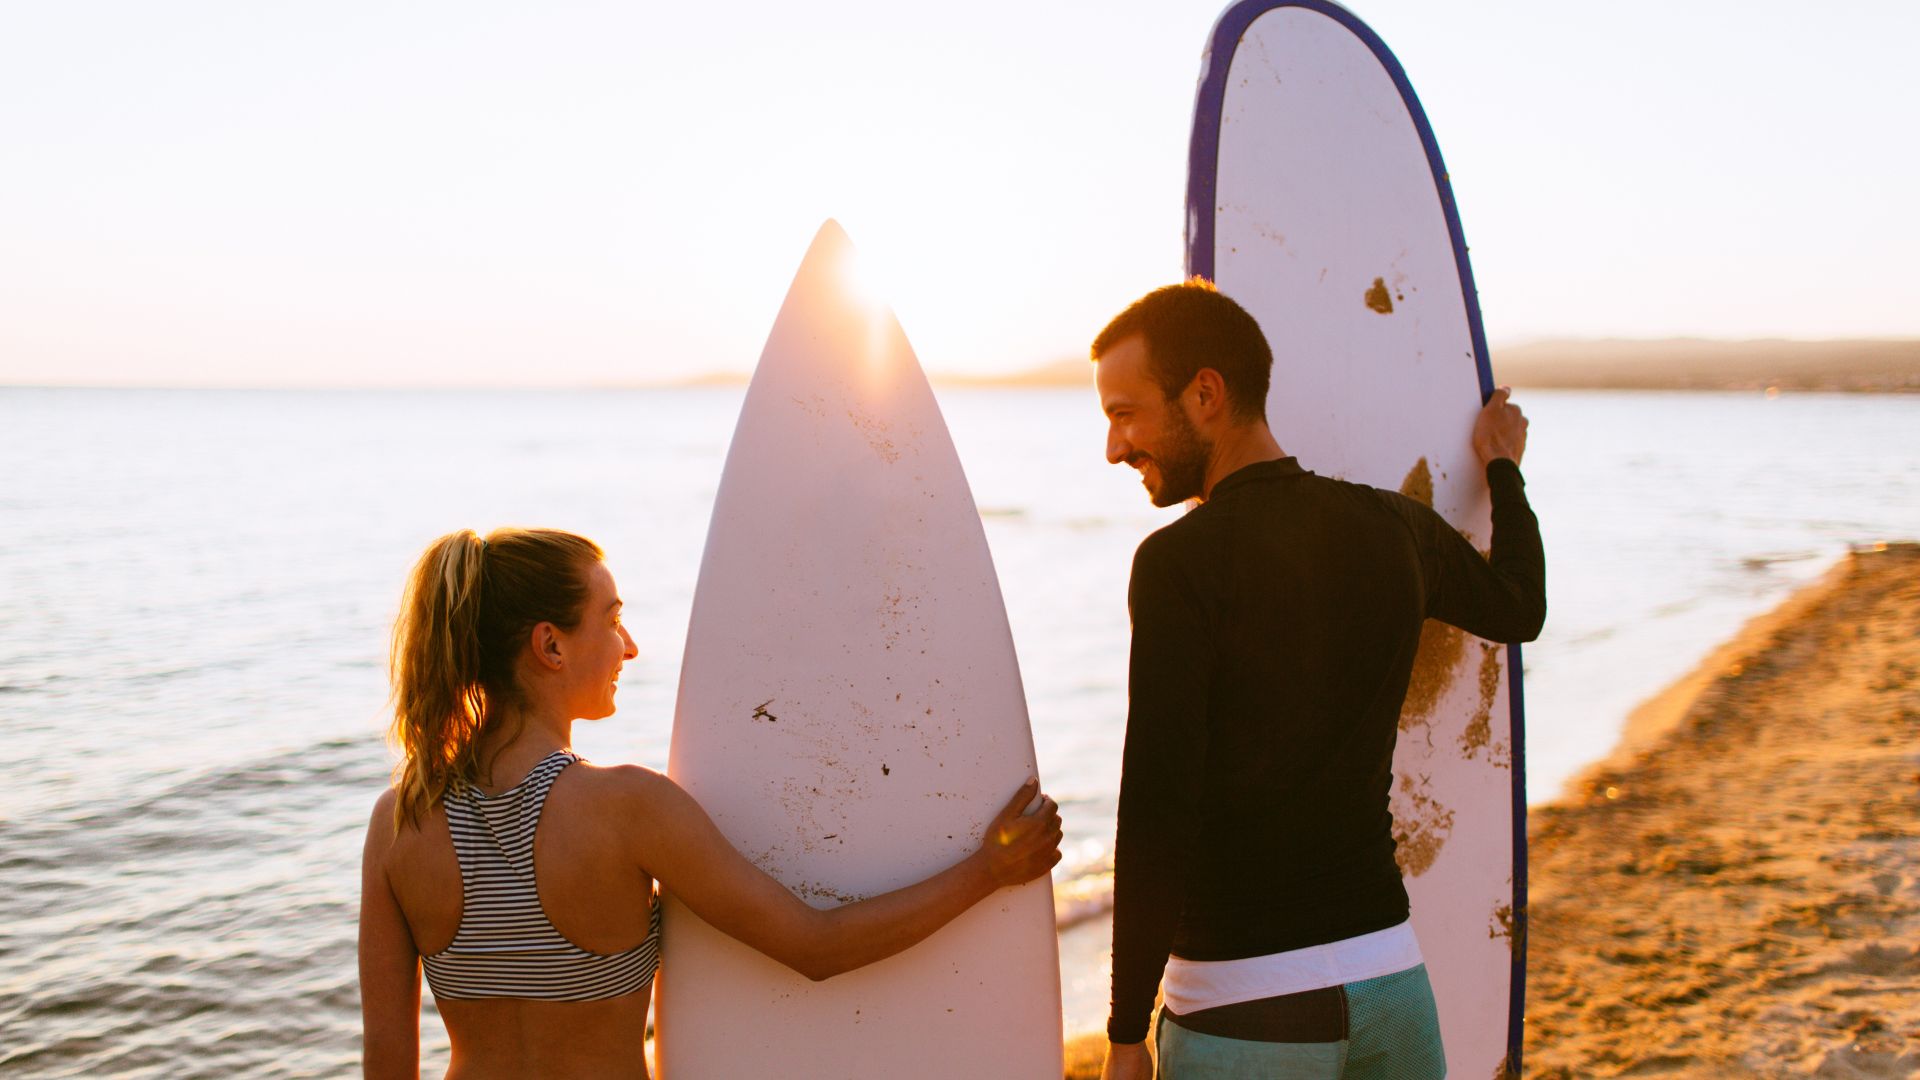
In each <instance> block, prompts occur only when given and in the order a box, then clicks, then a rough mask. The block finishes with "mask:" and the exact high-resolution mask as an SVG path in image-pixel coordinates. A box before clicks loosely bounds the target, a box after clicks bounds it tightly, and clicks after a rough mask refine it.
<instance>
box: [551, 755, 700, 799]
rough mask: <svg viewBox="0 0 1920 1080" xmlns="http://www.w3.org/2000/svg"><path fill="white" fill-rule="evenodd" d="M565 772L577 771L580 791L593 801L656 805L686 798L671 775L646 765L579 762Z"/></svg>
mask: <svg viewBox="0 0 1920 1080" xmlns="http://www.w3.org/2000/svg"><path fill="white" fill-rule="evenodd" d="M567 771H568V772H575V771H577V773H578V779H579V780H580V781H581V784H580V790H581V793H582V794H584V795H586V796H587V797H589V798H592V799H595V800H606V801H610V802H616V803H621V804H625V805H629V806H634V805H638V806H643V807H658V806H663V805H666V804H669V803H672V802H674V801H676V800H677V799H679V798H684V797H685V793H684V792H683V791H681V789H680V785H679V784H676V783H674V782H673V778H672V777H670V776H668V775H667V774H666V773H663V772H660V771H659V770H657V769H649V768H647V767H646V766H645V765H595V764H593V763H592V762H587V761H582V762H580V763H579V764H578V765H575V766H574V767H573V768H572V769H569V770H567Z"/></svg>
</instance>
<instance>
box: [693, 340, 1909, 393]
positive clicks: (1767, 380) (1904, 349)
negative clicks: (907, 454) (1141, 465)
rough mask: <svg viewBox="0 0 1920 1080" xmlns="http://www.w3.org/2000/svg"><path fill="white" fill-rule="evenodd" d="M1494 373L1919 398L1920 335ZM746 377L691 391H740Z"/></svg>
mask: <svg viewBox="0 0 1920 1080" xmlns="http://www.w3.org/2000/svg"><path fill="white" fill-rule="evenodd" d="M1093 372H1094V367H1093V364H1092V363H1091V362H1089V361H1088V360H1087V358H1086V357H1084V356H1069V357H1066V358H1064V359H1060V360H1055V361H1052V362H1050V363H1045V364H1040V365H1038V366H1035V367H1031V368H1027V369H1026V370H1024V371H1012V372H1003V373H999V374H993V375H961V374H952V373H943V372H933V373H931V374H930V375H929V378H930V379H931V380H932V381H933V382H934V384H935V385H937V386H943V387H960V388H990V387H1002V388H1034V387H1055V386H1066V387H1080V388H1086V389H1091V388H1092V386H1093ZM1493 375H1494V378H1495V379H1497V380H1499V381H1500V382H1502V383H1510V384H1512V385H1514V386H1518V387H1540V388H1558V389H1569V390H1765V389H1767V388H1768V387H1777V388H1779V389H1781V390H1848V391H1860V392H1868V393H1901V392H1905V393H1920V338H1885V339H1865V338H1863V339H1844V340H1837V341H1789V340H1785V339H1781V338H1767V339H1762V340H1756V341H1717V340H1708V339H1703V338H1667V339H1658V340H1649V339H1598V340H1564V341H1533V342H1527V343H1524V344H1519V345H1507V346H1502V347H1499V348H1495V349H1494V350H1493ZM745 382H746V376H745V375H744V374H723V375H711V376H705V377H703V378H699V379H694V380H689V382H688V383H687V384H686V385H717V386H731V385H741V384H744V383H745Z"/></svg>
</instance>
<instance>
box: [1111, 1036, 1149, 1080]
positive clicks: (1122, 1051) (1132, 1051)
mask: <svg viewBox="0 0 1920 1080" xmlns="http://www.w3.org/2000/svg"><path fill="white" fill-rule="evenodd" d="M1100 1080H1153V1057H1152V1055H1150V1054H1148V1053H1147V1044H1146V1043H1143V1042H1137V1043H1108V1044H1107V1063H1106V1066H1105V1067H1104V1068H1102V1069H1101V1070H1100Z"/></svg>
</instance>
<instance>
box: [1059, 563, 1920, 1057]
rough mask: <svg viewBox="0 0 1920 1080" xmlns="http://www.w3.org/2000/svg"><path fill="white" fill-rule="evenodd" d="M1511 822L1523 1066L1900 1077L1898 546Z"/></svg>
mask: <svg viewBox="0 0 1920 1080" xmlns="http://www.w3.org/2000/svg"><path fill="white" fill-rule="evenodd" d="M1876 548H1878V546H1876ZM1529 832H1530V835H1531V856H1530V863H1531V868H1530V879H1531V897H1530V900H1531V903H1530V909H1529V914H1530V926H1529V940H1528V945H1527V959H1528V971H1529V973H1528V980H1527V1042H1526V1057H1525V1064H1526V1067H1525V1074H1526V1075H1527V1076H1535V1077H1543V1078H1553V1080H1561V1078H1567V1080H1571V1078H1581V1077H1605V1076H1673V1077H1683V1076H1684V1077H1709V1076H1711V1077H1721V1076H1803V1075H1814V1076H1828V1077H1911V1076H1920V545H1915V544H1892V545H1887V546H1885V547H1884V548H1883V549H1864V550H1858V551H1855V552H1854V553H1852V554H1850V555H1849V556H1847V557H1846V558H1845V559H1844V560H1843V561H1842V562H1841V563H1840V564H1838V565H1837V566H1835V567H1834V569H1833V570H1832V571H1831V572H1830V573H1828V574H1827V575H1826V576H1825V577H1823V578H1822V579H1820V580H1819V581H1818V582H1816V583H1814V584H1812V585H1809V586H1807V587H1805V588H1804V589H1802V590H1801V591H1799V592H1798V593H1796V594H1794V595H1793V596H1792V597H1790V598H1789V599H1788V600H1787V601H1786V602H1785V603H1783V604H1782V605H1780V606H1779V607H1778V608H1776V609H1775V610H1774V611H1772V612H1769V613H1768V614H1766V615H1764V616H1762V617H1760V618H1758V619H1756V620H1754V621H1753V622H1752V623H1750V624H1749V625H1748V626H1746V627H1745V628H1744V629H1743V630H1742V631H1741V632H1740V633H1739V634H1738V635H1737V636H1735V637H1734V638H1733V639H1732V640H1730V641H1728V642H1727V643H1726V644H1724V645H1723V646H1721V647H1720V648H1719V649H1717V650H1716V651H1715V652H1714V653H1713V654H1712V655H1711V656H1709V657H1708V658H1707V660H1706V661H1704V662H1703V663H1702V664H1701V665H1700V667H1699V668H1698V669H1697V670H1696V671H1695V672H1693V673H1692V674H1690V675H1689V676H1688V677H1686V678H1685V679H1682V680H1681V681H1680V682H1678V683H1676V684H1675V685H1674V686H1672V687H1670V688H1669V689H1668V690H1666V691H1665V692H1664V693H1662V694H1660V695H1658V696H1657V697H1655V698H1654V699H1652V700H1650V701H1648V702H1646V703H1645V704H1643V705H1642V706H1641V707H1640V708H1639V709H1637V710H1635V712H1634V714H1633V715H1632V716H1631V717H1630V718H1629V720H1628V724H1627V729H1626V734H1625V736H1624V737H1623V740H1622V742H1621V745H1620V747H1619V748H1618V749H1617V750H1616V751H1615V753H1614V754H1613V755H1612V756H1611V757H1610V758H1609V759H1608V760H1606V761H1604V762H1602V763H1600V764H1599V765H1597V766H1595V767H1594V768H1593V769H1591V770H1589V771H1588V772H1587V773H1586V774H1584V775H1583V776H1582V777H1581V778H1580V779H1579V780H1577V781H1576V782H1575V783H1574V784H1572V785H1570V788H1569V791H1568V792H1567V793H1566V794H1565V795H1564V796H1563V797H1562V798H1561V799H1560V800H1558V801H1556V802H1554V803H1552V804H1549V805H1546V806H1537V807H1535V808H1534V809H1533V811H1532V816H1531V821H1530V823H1529ZM1104 1046H1105V1044H1104V1041H1103V1040H1102V1039H1101V1038H1100V1036H1099V1035H1098V1034H1097V1033H1096V1034H1088V1035H1084V1036H1082V1037H1079V1038H1076V1039H1069V1040H1068V1047H1067V1070H1066V1076H1067V1078H1068V1080H1076V1078H1092V1077H1097V1076H1098V1075H1099V1069H1100V1055H1101V1053H1102V1051H1103V1050H1104Z"/></svg>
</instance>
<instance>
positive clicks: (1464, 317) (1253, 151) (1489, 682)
mask: <svg viewBox="0 0 1920 1080" xmlns="http://www.w3.org/2000/svg"><path fill="white" fill-rule="evenodd" d="M1187 272H1188V273H1189V274H1192V275H1196V276H1199V277H1204V278H1207V279H1209V280H1211V281H1213V282H1215V283H1216V284H1217V285H1218V286H1219V287H1220V290H1221V291H1222V292H1224V293H1226V294H1227V295H1228V296H1231V297H1233V298H1234V299H1235V300H1237V301H1239V302H1240V303H1241V304H1242V305H1244V306H1245V307H1246V308H1247V310H1248V311H1250V312H1252V313H1253V315H1254V317H1255V318H1257V319H1258V320H1259V322H1260V326H1261V328H1262V329H1263V330H1264V331H1265V332H1266V335H1267V339H1268V340H1269V341H1270V342H1271V343H1272V346H1273V353H1274V368H1273V388H1272V392H1271V394H1270V396H1269V397H1268V399H1267V419H1268V422H1269V423H1270V424H1271V426H1272V428H1273V432H1274V435H1275V437H1276V438H1277V439H1278V440H1279V442H1280V445H1281V446H1282V447H1283V448H1284V449H1286V450H1287V451H1288V452H1289V453H1292V454H1294V455H1295V456H1297V457H1298V458H1299V459H1300V462H1301V464H1302V465H1304V466H1305V467H1307V468H1309V469H1312V470H1314V471H1315V472H1318V473H1321V474H1323V475H1332V476H1339V477H1344V478H1346V479H1349V480H1355V481H1359V482H1361V483H1367V484H1372V485H1374V486H1377V487H1385V488H1391V489H1397V490H1400V491H1404V492H1406V493H1407V494H1409V495H1412V496H1414V497H1415V498H1419V499H1422V500H1423V501H1426V502H1428V503H1429V505H1431V506H1433V508H1434V509H1435V510H1437V511H1439V512H1440V513H1441V514H1442V515H1443V516H1445V517H1446V519H1447V520H1448V521H1450V522H1452V523H1453V525H1454V526H1455V527H1456V528H1458V529H1459V530H1460V531H1461V532H1462V533H1464V534H1466V536H1467V537H1468V538H1469V539H1470V540H1471V541H1472V542H1473V543H1474V545H1475V546H1476V547H1479V548H1481V549H1482V550H1485V548H1486V546H1487V542H1488V536H1489V533H1490V531H1491V526H1490V523H1489V510H1490V506H1489V502H1488V496H1487V488H1486V482H1485V479H1484V477H1483V475H1482V473H1481V470H1480V468H1479V466H1478V463H1477V461H1476V460H1475V458H1474V454H1473V449H1472V447H1471V445H1470V443H1469V438H1470V433H1471V430H1472V425H1473V419H1474V415H1475V413H1476V412H1477V411H1478V409H1479V407H1480V405H1481V404H1482V403H1483V402H1484V401H1485V400H1486V398H1487V396H1488V395H1489V394H1491V393H1492V392H1493V386H1494V384H1493V373H1492V370H1491V368H1490V367H1489V364H1488V360H1487V348H1486V339H1485V334H1484V332H1483V331H1482V329H1481V324H1480V306H1479V302H1478V300H1477V298H1476V296H1475V293H1474V287H1473V271H1472V268H1471V267H1470V266H1469V265H1468V263H1467V247H1466V243H1465V241H1464V240H1463V239H1462V237H1461V233H1460V216H1459V213H1458V211H1457V210H1456V208H1455V206H1454V200H1453V191H1452V188H1451V186H1450V185H1449V183H1448V179H1447V171H1446V167H1445V165H1443V164H1442V163H1441V160H1440V149H1439V147H1438V145H1437V144H1436V143H1435V142H1434V138H1433V131H1432V129H1431V128H1430V127H1429V126H1428V124H1427V118H1426V114H1425V113H1424V112H1423V111H1422V110H1421V108H1420V102H1419V100H1418V99H1417V98H1416V97H1415V96H1414V92H1413V87H1412V86H1411V85H1410V84H1409V83H1408V82H1407V77H1406V73H1405V72H1404V71H1402V70H1401V68H1400V64H1399V62H1398V61H1397V60H1395V59H1394V57H1393V54H1392V53H1391V52H1389V51H1388V49H1387V47H1386V45H1385V44H1384V43H1383V42H1382V41H1381V40H1380V38H1379V36H1378V35H1376V34H1375V33H1374V32H1373V31H1372V30H1370V29H1368V27H1367V26H1366V24H1364V23H1362V22H1361V21H1360V20H1359V19H1358V18H1355V17H1354V15H1353V14H1352V13H1351V12H1349V11H1347V10H1346V9H1345V8H1343V7H1341V6H1339V5H1338V4H1334V3H1329V2H1326V0H1242V2H1240V3H1236V4H1233V5H1232V6H1230V7H1229V8H1227V10H1226V11H1225V12H1224V13H1223V14H1222V15H1221V17H1220V20H1219V22H1218V23H1217V24H1216V25H1215V27H1214V30H1213V36H1212V39H1211V41H1210V43H1209V45H1208V49H1207V53H1206V55H1205V57H1204V58H1203V60H1202V61H1201V73H1200V86H1199V91H1198V95H1197V100H1196V103H1195V107H1194V122H1193V139H1192V144H1191V149H1190V158H1189V161H1188V173H1187ZM1521 735H1522V723H1521V686H1520V650H1519V649H1518V648H1507V647H1503V646H1497V645H1494V644H1491V643H1488V642H1483V641H1480V640H1479V639H1477V638H1474V637H1472V636H1470V635H1466V634H1462V633H1461V632H1459V631H1457V630H1453V629H1452V628H1450V627H1446V626H1443V625H1441V624H1439V623H1432V622H1430V623H1429V624H1428V626H1427V631H1426V634H1425V635H1424V636H1423V638H1422V642H1421V658H1420V661H1419V663H1418V664H1417V665H1416V668H1415V671H1414V677H1413V683H1412V685H1411V686H1410V687H1409V689H1408V693H1407V703H1406V707H1405V709H1404V711H1403V712H1402V715H1401V720H1400V738H1399V744H1398V750H1397V751H1396V753H1395V756H1394V773H1395V776H1394V785H1393V795H1392V808H1393V814H1394V834H1395V839H1396V840H1397V841H1398V845H1399V850H1398V857H1399V860H1400V866H1401V871H1402V873H1403V874H1404V875H1405V878H1406V883H1407V891H1408V892H1409V894H1411V896H1412V898H1413V921H1414V929H1415V931H1416V933H1417V934H1418V936H1419V938H1420V949H1421V952H1422V954H1423V955H1424V956H1425V958H1426V962H1427V968H1428V972H1429V974H1430V976H1431V978H1432V980H1433V985H1434V992H1435V996H1436V997H1437V999H1438V1001H1439V1007H1440V1024H1441V1030H1442V1035H1443V1037H1444V1038H1445V1040H1446V1047H1447V1062H1448V1067H1449V1073H1450V1075H1452V1076H1456V1077H1470V1078H1478V1077H1489V1076H1502V1075H1517V1074H1518V1071H1519V1064H1520V1040H1521V1014H1522V1006H1523V994H1524V987H1525V980H1524V972H1525V941H1526V936H1525V925H1526V795H1525V791H1526V785H1525V778H1524V776H1523V765H1524V759H1523V755H1522V743H1521Z"/></svg>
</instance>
